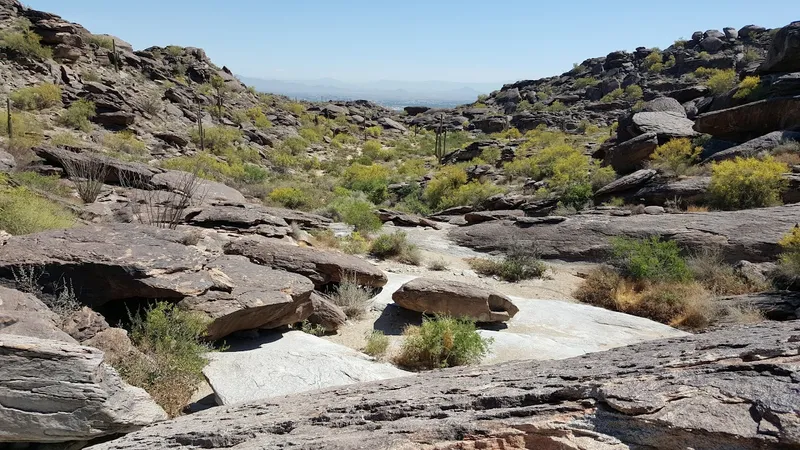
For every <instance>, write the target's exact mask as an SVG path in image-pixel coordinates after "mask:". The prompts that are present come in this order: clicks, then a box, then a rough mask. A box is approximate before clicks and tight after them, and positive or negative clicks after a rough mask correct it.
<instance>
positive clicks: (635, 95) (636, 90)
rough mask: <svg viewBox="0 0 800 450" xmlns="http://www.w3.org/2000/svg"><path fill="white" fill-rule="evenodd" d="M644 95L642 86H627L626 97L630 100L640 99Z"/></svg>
mask: <svg viewBox="0 0 800 450" xmlns="http://www.w3.org/2000/svg"><path fill="white" fill-rule="evenodd" d="M643 96H644V92H643V91H642V88H641V86H639V85H637V84H632V85H630V86H628V87H626V88H625V98H626V99H628V100H639V99H641V98H642V97H643Z"/></svg>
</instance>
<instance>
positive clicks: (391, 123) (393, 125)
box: [378, 117, 408, 133]
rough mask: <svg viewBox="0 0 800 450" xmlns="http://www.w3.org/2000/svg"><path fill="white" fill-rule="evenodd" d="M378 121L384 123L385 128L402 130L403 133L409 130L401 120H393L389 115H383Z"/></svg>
mask: <svg viewBox="0 0 800 450" xmlns="http://www.w3.org/2000/svg"><path fill="white" fill-rule="evenodd" d="M378 123H379V124H381V125H383V127H384V128H388V129H390V130H396V131H400V132H402V133H405V132H407V131H408V129H407V128H406V127H404V126H403V124H401V123H400V122H398V121H396V120H392V119H390V118H388V117H381V118H380V119H378Z"/></svg>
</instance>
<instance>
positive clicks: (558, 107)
mask: <svg viewBox="0 0 800 450" xmlns="http://www.w3.org/2000/svg"><path fill="white" fill-rule="evenodd" d="M566 110H567V106H566V105H565V104H563V103H562V102H561V101H560V100H556V101H554V102H553V103H551V104H550V106H548V107H547V112H551V113H560V112H564V111H566Z"/></svg>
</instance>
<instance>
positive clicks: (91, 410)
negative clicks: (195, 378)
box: [0, 334, 167, 443]
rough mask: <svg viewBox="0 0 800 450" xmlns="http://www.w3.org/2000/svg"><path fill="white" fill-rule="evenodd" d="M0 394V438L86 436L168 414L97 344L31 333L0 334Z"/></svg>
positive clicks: (73, 438)
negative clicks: (129, 382) (124, 379)
mask: <svg viewBox="0 0 800 450" xmlns="http://www.w3.org/2000/svg"><path fill="white" fill-rule="evenodd" d="M0 399H2V400H1V401H0V424H2V426H0V443H2V442H27V443H48V442H67V441H89V440H91V439H94V438H98V437H102V436H111V435H115V434H118V433H127V432H130V431H134V430H136V429H139V428H141V427H143V426H147V425H150V424H152V423H154V422H157V421H160V420H165V419H166V418H167V415H166V413H164V411H163V410H162V409H161V408H160V407H159V406H158V405H156V404H155V402H153V400H152V399H151V398H150V396H149V395H147V393H146V392H145V391H143V390H142V389H139V388H135V387H132V386H129V385H127V384H125V383H123V382H122V380H121V379H120V377H119V375H118V374H117V372H116V371H115V370H114V369H112V368H111V367H110V366H108V365H106V364H104V362H103V352H101V351H100V350H97V349H94V348H91V347H83V346H80V345H78V344H76V343H72V342H64V341H58V340H51V339H39V338H36V337H31V336H18V335H12V334H0Z"/></svg>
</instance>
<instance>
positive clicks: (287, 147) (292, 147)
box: [281, 136, 308, 155]
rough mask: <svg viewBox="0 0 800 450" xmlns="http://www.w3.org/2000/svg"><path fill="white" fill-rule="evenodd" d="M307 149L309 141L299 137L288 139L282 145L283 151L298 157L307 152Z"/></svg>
mask: <svg viewBox="0 0 800 450" xmlns="http://www.w3.org/2000/svg"><path fill="white" fill-rule="evenodd" d="M307 148H308V141H306V140H305V139H303V138H302V137H299V136H298V137H290V138H287V139H286V140H285V141H283V143H282V144H281V149H282V150H284V151H288V152H289V153H291V154H292V155H297V154H299V153H300V152H304V151H306V149H307Z"/></svg>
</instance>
